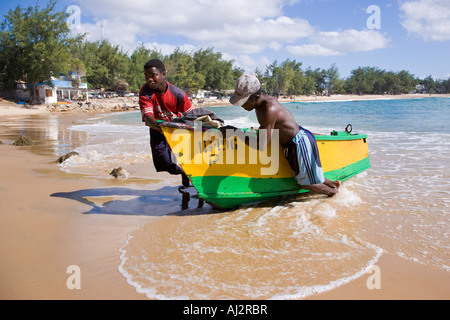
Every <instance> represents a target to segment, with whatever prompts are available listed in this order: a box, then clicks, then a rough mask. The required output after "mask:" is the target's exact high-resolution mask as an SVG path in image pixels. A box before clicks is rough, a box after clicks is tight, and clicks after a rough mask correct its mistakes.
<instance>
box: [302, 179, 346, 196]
mask: <svg viewBox="0 0 450 320" xmlns="http://www.w3.org/2000/svg"><path fill="white" fill-rule="evenodd" d="M339 182H340V181H339ZM336 183H337V181H336ZM301 188H302V189H305V190H309V191H313V192H316V193H320V194H326V195H327V196H330V197H331V196H334V195H335V194H337V193H338V192H339V188H335V187H330V186H328V185H326V184H325V183H321V184H313V185H309V186H301Z"/></svg>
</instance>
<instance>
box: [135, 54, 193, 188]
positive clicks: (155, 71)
mask: <svg viewBox="0 0 450 320" xmlns="http://www.w3.org/2000/svg"><path fill="white" fill-rule="evenodd" d="M144 72H145V81H146V83H145V85H144V86H143V87H142V88H141V91H140V93H139V106H140V109H141V113H142V121H143V122H145V124H146V125H147V126H149V127H150V146H151V148H152V155H153V163H154V165H155V169H156V171H157V172H161V171H167V172H169V173H170V174H174V175H178V174H181V175H182V177H183V185H184V186H186V187H187V186H189V179H188V178H187V177H186V175H185V174H184V172H183V170H182V169H181V168H180V166H179V165H178V164H177V162H176V158H175V156H174V155H173V153H172V150H171V149H170V147H169V144H168V143H167V141H166V138H165V137H164V135H163V134H162V132H161V129H160V128H159V127H158V126H157V125H156V120H164V121H172V120H173V119H174V118H177V117H180V116H182V115H184V114H185V113H187V112H189V111H191V110H193V109H195V107H194V106H193V105H192V103H191V101H190V100H189V98H188V96H187V94H186V93H185V92H184V91H183V90H181V89H180V88H178V87H176V86H174V85H172V84H171V83H169V82H167V81H166V69H165V67H164V64H163V62H162V61H161V60H158V59H152V60H150V61H148V62H147V63H146V64H145V66H144Z"/></svg>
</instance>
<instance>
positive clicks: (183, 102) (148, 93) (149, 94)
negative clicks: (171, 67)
mask: <svg viewBox="0 0 450 320" xmlns="http://www.w3.org/2000/svg"><path fill="white" fill-rule="evenodd" d="M139 107H140V108H141V113H142V121H144V122H145V119H144V117H145V115H150V116H152V117H154V118H155V119H156V120H164V121H172V120H173V119H174V118H177V117H181V116H182V115H183V114H185V113H186V112H189V111H191V110H193V109H195V107H194V106H193V105H192V103H191V101H190V100H189V98H188V96H187V94H186V93H185V92H184V91H183V90H181V89H180V88H178V87H176V86H174V85H173V84H170V83H169V82H167V90H166V92H165V93H164V94H158V93H156V92H153V90H152V89H150V87H149V86H148V85H147V84H145V85H144V86H143V87H142V88H141V91H140V93H139Z"/></svg>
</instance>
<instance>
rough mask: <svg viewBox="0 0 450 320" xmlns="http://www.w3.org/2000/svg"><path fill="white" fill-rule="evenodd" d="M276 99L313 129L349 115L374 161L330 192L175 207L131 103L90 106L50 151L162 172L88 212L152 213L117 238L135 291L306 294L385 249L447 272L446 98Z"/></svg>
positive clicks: (336, 125) (159, 294) (92, 165)
mask: <svg viewBox="0 0 450 320" xmlns="http://www.w3.org/2000/svg"><path fill="white" fill-rule="evenodd" d="M284 105H285V106H286V108H287V109H288V110H289V111H290V112H291V113H292V114H293V115H294V117H295V119H296V120H297V122H298V123H299V124H300V125H302V126H303V127H305V128H307V129H309V130H311V131H313V132H317V133H321V134H329V132H331V131H332V130H341V131H343V130H344V128H345V127H346V126H347V125H348V124H351V125H352V127H353V132H358V133H365V134H368V143H369V154H370V160H371V164H372V167H371V168H370V169H369V170H367V171H365V172H363V173H362V174H360V175H358V176H356V177H354V178H352V179H350V180H348V181H346V182H344V184H343V187H342V189H341V192H340V194H338V195H337V196H336V197H332V198H326V197H321V196H312V195H306V196H305V195H303V196H299V197H298V198H289V199H274V200H273V201H268V202H265V203H262V204H255V205H248V206H245V207H241V208H239V209H236V210H233V211H227V212H218V211H216V210H214V209H212V208H211V207H209V206H208V205H205V206H204V207H203V208H201V209H198V208H197V207H196V205H197V202H196V201H195V200H194V201H192V200H191V202H192V203H190V206H189V209H187V210H182V209H181V196H180V194H179V193H178V192H177V185H175V184H173V183H171V184H166V185H165V184H164V181H163V180H164V177H161V176H159V175H158V174H152V176H149V172H150V171H151V170H150V169H151V168H152V160H151V153H150V146H149V137H148V128H147V127H145V126H144V125H143V123H142V121H141V116H140V113H139V112H127V113H116V114H105V115H101V116H96V117H93V118H91V119H88V120H86V121H84V122H83V123H77V124H74V125H72V126H71V127H70V128H69V130H68V134H67V137H64V139H60V143H59V144H58V145H56V146H55V150H54V152H55V154H57V155H62V154H64V153H66V152H69V151H73V149H75V151H77V152H78V153H79V155H78V156H75V157H72V158H70V159H69V160H67V161H66V162H65V163H64V164H62V165H60V167H61V170H63V171H65V172H70V173H78V174H82V175H88V176H92V177H99V178H108V177H109V171H110V170H111V168H115V167H119V166H122V167H123V168H125V169H126V170H127V172H128V179H130V181H132V180H133V179H156V180H158V179H162V180H161V181H160V184H161V187H158V188H156V189H157V190H152V191H148V193H146V192H145V190H144V191H142V195H141V196H140V197H138V198H136V199H128V200H127V201H125V200H120V201H122V205H116V206H109V207H108V206H105V207H103V208H94V209H93V210H92V211H91V212H89V213H91V214H118V215H124V216H125V217H124V219H126V215H129V214H142V215H148V216H150V220H149V222H148V223H147V224H146V225H144V226H141V227H139V228H138V229H137V230H136V231H135V232H133V233H132V234H130V235H129V239H128V241H127V242H126V243H125V245H124V246H123V247H122V248H121V249H120V252H121V264H120V266H118V268H119V271H120V272H121V273H122V274H123V275H124V276H125V277H126V278H127V281H128V283H129V284H130V285H132V286H134V287H135V288H136V290H138V291H139V292H143V293H145V294H146V295H147V296H148V297H149V298H156V299H289V298H304V297H307V296H309V295H311V294H314V293H320V292H324V291H327V290H330V289H333V288H335V287H338V286H340V285H342V284H345V283H347V282H349V281H351V280H353V279H355V278H358V277H362V276H367V277H368V275H367V273H366V272H367V271H368V270H369V269H370V267H371V266H372V265H374V264H376V262H377V260H378V258H379V257H380V255H381V254H382V253H383V252H386V253H390V254H393V255H397V256H399V257H401V258H403V259H407V260H411V261H415V262H417V263H420V264H424V265H428V266H432V267H434V268H439V269H442V270H445V271H447V272H448V271H450V239H449V236H450V225H449V214H450V210H449V207H450V99H448V98H424V99H410V100H409V99H408V100H400V99H399V100H397V99H395V100H371V101H358V102H354V101H336V102H298V103H288V104H284ZM210 109H211V110H212V111H214V112H215V113H216V115H218V116H219V117H221V118H223V119H224V120H225V121H226V124H230V125H234V126H237V127H241V128H245V127H250V126H257V125H258V124H257V120H256V117H255V115H254V112H247V111H245V110H243V109H241V108H238V107H230V106H227V107H211V108H210ZM72 136H77V137H78V138H77V143H76V144H75V143H73V142H71V137H72ZM80 137H81V138H80ZM180 181H181V180H180ZM141 189H145V186H144V188H142V186H141ZM117 203H119V200H118V201H117V202H116V204H117Z"/></svg>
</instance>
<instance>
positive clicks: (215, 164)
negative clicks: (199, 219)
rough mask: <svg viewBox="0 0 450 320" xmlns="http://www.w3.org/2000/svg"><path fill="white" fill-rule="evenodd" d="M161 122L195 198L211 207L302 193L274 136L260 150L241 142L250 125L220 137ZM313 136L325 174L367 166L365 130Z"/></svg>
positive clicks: (336, 176) (340, 175)
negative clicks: (266, 145) (230, 135)
mask: <svg viewBox="0 0 450 320" xmlns="http://www.w3.org/2000/svg"><path fill="white" fill-rule="evenodd" d="M160 127H161V129H162V131H163V133H164V135H165V137H166V139H167V141H168V143H169V145H170V147H171V149H172V151H173V153H174V155H175V156H176V158H177V161H178V163H179V164H180V166H181V167H182V168H183V170H184V172H185V173H186V175H187V176H188V177H189V179H190V180H191V182H192V184H193V186H194V187H195V188H196V189H197V191H198V196H199V198H201V199H204V200H205V201H207V202H208V203H210V204H211V205H213V206H216V207H221V208H234V207H237V206H239V205H242V204H247V203H253V202H258V201H262V200H266V199H270V198H273V197H279V196H286V195H293V194H298V193H302V192H307V191H306V190H302V189H300V186H299V185H298V183H297V181H296V180H295V179H294V176H293V172H292V170H291V168H290V166H289V163H288V162H287V160H286V158H285V157H284V150H282V148H281V146H280V145H279V143H278V142H277V140H276V139H273V138H272V142H273V143H270V144H269V145H268V147H267V148H266V150H263V151H260V150H257V149H256V147H255V146H254V145H253V147H252V143H251V142H250V143H249V144H250V146H249V145H247V144H246V143H245V142H244V139H246V138H247V139H249V138H248V137H249V136H254V135H256V134H257V133H256V132H255V131H253V132H252V131H251V130H247V131H246V133H245V134H242V135H238V136H232V137H229V138H223V136H222V134H221V132H220V131H219V130H217V129H209V130H206V131H203V130H196V129H194V128H192V127H189V126H187V125H182V126H180V124H176V123H171V122H162V123H160ZM316 140H317V146H318V149H319V155H320V159H321V163H322V168H323V171H324V174H325V177H326V178H328V179H330V180H341V181H344V180H346V179H349V178H351V177H353V176H354V175H356V174H358V173H360V172H362V171H364V170H366V169H368V168H369V167H370V160H369V151H368V144H367V135H360V134H350V133H346V132H336V131H333V132H332V134H331V135H326V136H319V135H318V136H316ZM250 141H251V140H250Z"/></svg>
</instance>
